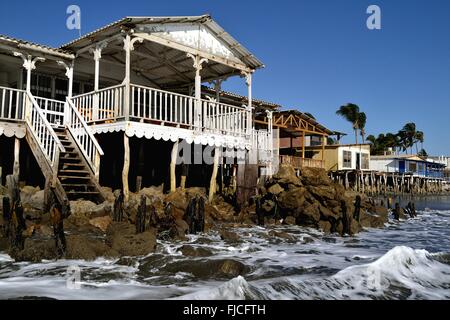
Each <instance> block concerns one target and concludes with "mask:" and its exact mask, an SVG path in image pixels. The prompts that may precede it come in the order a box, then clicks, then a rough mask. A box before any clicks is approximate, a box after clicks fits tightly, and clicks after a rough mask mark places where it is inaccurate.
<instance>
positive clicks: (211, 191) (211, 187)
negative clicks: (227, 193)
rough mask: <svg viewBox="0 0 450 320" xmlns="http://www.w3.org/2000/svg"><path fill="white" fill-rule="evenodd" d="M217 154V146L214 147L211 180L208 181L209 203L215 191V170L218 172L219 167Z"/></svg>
mask: <svg viewBox="0 0 450 320" xmlns="http://www.w3.org/2000/svg"><path fill="white" fill-rule="evenodd" d="M219 154H220V150H219V148H217V147H216V148H215V149H214V163H213V171H212V174H211V181H210V182H209V196H208V201H209V203H211V202H212V201H213V199H214V195H215V194H216V191H217V182H216V180H217V172H218V168H219Z"/></svg>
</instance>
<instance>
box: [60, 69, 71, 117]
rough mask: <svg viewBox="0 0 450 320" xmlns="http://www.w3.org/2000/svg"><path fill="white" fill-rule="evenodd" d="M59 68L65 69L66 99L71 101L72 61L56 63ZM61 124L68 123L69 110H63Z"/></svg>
mask: <svg viewBox="0 0 450 320" xmlns="http://www.w3.org/2000/svg"><path fill="white" fill-rule="evenodd" d="M57 63H58V64H59V65H60V66H63V67H64V68H65V69H66V77H67V80H68V88H67V98H69V99H71V98H72V94H73V61H72V62H70V63H66V62H64V61H57ZM63 122H64V123H63V124H69V123H70V108H64V120H63Z"/></svg>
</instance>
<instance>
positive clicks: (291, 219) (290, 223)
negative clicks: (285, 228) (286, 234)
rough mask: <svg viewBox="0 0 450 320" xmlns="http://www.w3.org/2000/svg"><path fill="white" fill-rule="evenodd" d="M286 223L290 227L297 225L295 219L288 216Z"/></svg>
mask: <svg viewBox="0 0 450 320" xmlns="http://www.w3.org/2000/svg"><path fill="white" fill-rule="evenodd" d="M284 223H285V224H288V225H294V224H295V218H294V217H293V216H287V217H286V218H285V219H284Z"/></svg>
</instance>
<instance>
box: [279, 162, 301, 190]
mask: <svg viewBox="0 0 450 320" xmlns="http://www.w3.org/2000/svg"><path fill="white" fill-rule="evenodd" d="M273 180H274V181H276V183H278V184H280V185H283V186H287V185H289V184H293V185H296V186H301V182H300V179H299V178H298V177H297V174H296V173H295V169H294V167H292V166H291V165H288V164H281V165H280V167H279V169H278V172H277V174H275V175H274V176H273Z"/></svg>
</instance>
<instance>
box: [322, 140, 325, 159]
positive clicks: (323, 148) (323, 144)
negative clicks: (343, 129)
mask: <svg viewBox="0 0 450 320" xmlns="http://www.w3.org/2000/svg"><path fill="white" fill-rule="evenodd" d="M324 159H325V136H322V162H323V160H324Z"/></svg>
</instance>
